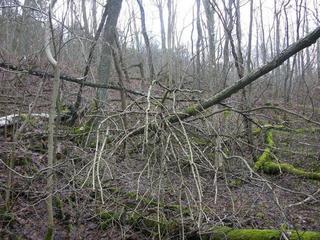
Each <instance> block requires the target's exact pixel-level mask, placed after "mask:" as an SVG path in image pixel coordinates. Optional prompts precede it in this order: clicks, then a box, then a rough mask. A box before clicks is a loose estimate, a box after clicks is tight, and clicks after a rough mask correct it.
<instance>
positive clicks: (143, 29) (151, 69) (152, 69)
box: [137, 0, 155, 81]
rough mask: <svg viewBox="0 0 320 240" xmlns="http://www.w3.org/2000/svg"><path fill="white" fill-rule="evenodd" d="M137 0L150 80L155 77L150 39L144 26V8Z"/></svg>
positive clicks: (140, 1)
mask: <svg viewBox="0 0 320 240" xmlns="http://www.w3.org/2000/svg"><path fill="white" fill-rule="evenodd" d="M137 2H138V5H139V9H140V15H141V31H142V35H143V38H144V43H145V45H146V50H147V57H148V67H149V74H150V80H151V81H152V80H154V77H155V71H154V66H153V60H152V51H151V46H150V41H149V37H148V33H147V28H146V20H145V12H144V8H143V5H142V0H137Z"/></svg>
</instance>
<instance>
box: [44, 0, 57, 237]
mask: <svg viewBox="0 0 320 240" xmlns="http://www.w3.org/2000/svg"><path fill="white" fill-rule="evenodd" d="M55 3H56V0H52V1H51V3H50V6H49V18H48V19H49V20H48V23H47V25H46V32H45V51H46V55H47V58H48V61H49V62H50V64H51V65H52V67H53V68H54V82H53V92H52V97H51V106H50V113H49V124H48V131H49V138H48V178H47V189H48V197H47V200H46V202H47V213H48V230H47V233H46V237H45V239H48V240H50V239H53V238H54V221H53V207H52V194H53V184H54V171H53V165H54V162H55V159H56V151H55V149H56V148H55V141H54V134H55V128H56V123H55V118H56V115H57V112H56V108H57V106H56V104H57V100H58V97H59V87H60V71H59V66H58V62H57V61H56V60H55V59H54V58H53V56H52V53H51V50H50V32H51V36H53V28H52V22H51V9H52V8H53V6H54V4H55ZM50 30H51V31H50Z"/></svg>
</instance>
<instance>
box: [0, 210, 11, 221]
mask: <svg viewBox="0 0 320 240" xmlns="http://www.w3.org/2000/svg"><path fill="white" fill-rule="evenodd" d="M0 221H1V222H6V223H8V222H12V221H14V215H13V214H12V213H11V212H8V211H7V210H5V208H3V210H1V212H0Z"/></svg>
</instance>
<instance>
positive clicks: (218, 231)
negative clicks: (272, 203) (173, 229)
mask: <svg viewBox="0 0 320 240" xmlns="http://www.w3.org/2000/svg"><path fill="white" fill-rule="evenodd" d="M187 239H214V240H280V239H291V240H298V239H299V240H319V239H320V232H312V231H295V230H292V231H285V232H283V231H280V230H276V229H271V230H268V229H263V230H260V229H233V228H229V227H216V228H213V229H212V230H211V231H208V232H207V233H203V234H201V233H197V234H196V236H192V237H187Z"/></svg>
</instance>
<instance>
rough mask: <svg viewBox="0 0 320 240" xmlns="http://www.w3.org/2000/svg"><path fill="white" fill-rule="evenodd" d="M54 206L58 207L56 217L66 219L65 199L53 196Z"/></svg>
mask: <svg viewBox="0 0 320 240" xmlns="http://www.w3.org/2000/svg"><path fill="white" fill-rule="evenodd" d="M53 206H54V208H55V209H56V217H57V218H58V219H61V220H63V219H65V216H64V210H63V201H62V200H61V199H60V197H58V196H55V197H54V198H53Z"/></svg>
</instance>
